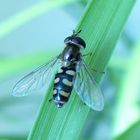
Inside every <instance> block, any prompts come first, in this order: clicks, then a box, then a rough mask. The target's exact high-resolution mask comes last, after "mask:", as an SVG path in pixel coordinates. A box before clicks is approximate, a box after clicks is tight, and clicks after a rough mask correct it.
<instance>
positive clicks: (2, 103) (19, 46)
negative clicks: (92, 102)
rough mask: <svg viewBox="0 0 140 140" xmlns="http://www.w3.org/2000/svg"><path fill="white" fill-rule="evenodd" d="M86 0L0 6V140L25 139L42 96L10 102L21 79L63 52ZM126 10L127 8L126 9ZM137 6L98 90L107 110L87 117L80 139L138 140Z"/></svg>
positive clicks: (36, 0) (41, 0)
mask: <svg viewBox="0 0 140 140" xmlns="http://www.w3.org/2000/svg"><path fill="white" fill-rule="evenodd" d="M87 2H88V0H87V1H86V0H81V1H67V2H66V1H65V0H64V1H62V0H61V1H60V2H59V1H57V2H54V3H53V2H52V3H51V2H48V1H47V0H30V1H28V0H23V1H21V0H20V1H17V0H12V1H9V0H5V1H2V0H0V139H9V140H10V139H19V140H20V139H26V138H27V136H28V134H29V131H30V130H31V128H32V126H33V123H34V120H35V118H36V114H37V112H38V109H39V105H40V103H41V100H42V98H43V96H44V91H43V90H41V91H39V93H37V94H32V95H30V96H27V97H23V98H16V97H12V96H11V91H12V88H13V86H14V84H15V83H16V81H17V80H19V79H20V78H21V77H22V76H24V75H25V74H27V73H28V72H30V71H31V70H33V69H34V68H36V67H37V66H39V65H40V64H42V63H45V62H47V61H48V60H50V59H51V58H52V57H54V56H55V55H57V54H58V53H60V52H61V51H62V50H63V48H64V43H63V40H64V38H65V37H66V36H68V35H71V33H72V30H73V29H75V27H76V26H77V23H78V22H79V19H80V17H81V15H82V14H83V11H84V9H85V7H86V5H87ZM126 6H127V4H126ZM139 7H140V0H138V1H137V2H136V4H135V6H134V8H133V10H132V12H131V15H130V17H129V19H128V21H127V24H126V26H125V28H124V30H123V32H122V34H121V36H120V39H119V41H118V43H117V45H116V49H115V50H114V53H113V54H112V58H111V60H110V63H109V65H108V67H107V69H106V74H105V75H104V76H103V78H102V82H101V88H102V90H103V93H104V97H105V108H104V111H102V112H101V113H96V112H93V111H91V112H90V114H89V116H88V118H87V121H86V123H85V127H84V128H83V130H82V133H81V139H86V138H87V137H88V138H89V139H91V140H92V139H93V138H94V139H96V140H112V139H117V140H125V139H127V140H129V139H130V140H132V139H135V140H139V139H140V134H139V132H140V88H139V85H140V72H139V71H140V70H139V69H140V26H139V25H140V14H139Z"/></svg>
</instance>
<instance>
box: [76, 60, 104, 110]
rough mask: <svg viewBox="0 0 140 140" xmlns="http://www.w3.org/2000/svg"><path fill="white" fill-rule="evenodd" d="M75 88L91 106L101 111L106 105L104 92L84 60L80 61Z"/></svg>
mask: <svg viewBox="0 0 140 140" xmlns="http://www.w3.org/2000/svg"><path fill="white" fill-rule="evenodd" d="M74 88H75V90H76V92H77V94H78V95H79V97H80V98H81V100H82V101H83V102H84V103H85V104H86V105H88V106H89V107H90V108H92V109H93V110H96V111H101V110H102V109H103V107H104V100H103V96H102V92H101V89H100V87H99V86H98V84H97V83H96V81H95V79H94V77H93V76H92V74H91V73H90V71H89V70H88V68H87V66H86V64H85V62H84V61H81V62H80V63H79V72H78V73H77V75H76V80H75V84H74Z"/></svg>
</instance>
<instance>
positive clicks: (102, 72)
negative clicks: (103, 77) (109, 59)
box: [90, 68, 105, 74]
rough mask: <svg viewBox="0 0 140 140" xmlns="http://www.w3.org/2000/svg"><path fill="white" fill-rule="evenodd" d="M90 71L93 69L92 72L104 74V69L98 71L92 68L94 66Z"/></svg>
mask: <svg viewBox="0 0 140 140" xmlns="http://www.w3.org/2000/svg"><path fill="white" fill-rule="evenodd" d="M90 69H91V70H92V71H94V72H98V73H101V74H105V72H104V71H98V70H96V69H94V68H90Z"/></svg>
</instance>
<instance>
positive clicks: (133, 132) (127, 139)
mask: <svg viewBox="0 0 140 140" xmlns="http://www.w3.org/2000/svg"><path fill="white" fill-rule="evenodd" d="M139 136H140V121H138V122H136V123H135V124H133V125H132V126H131V127H130V128H129V129H128V130H127V131H125V132H124V133H123V134H121V135H120V136H119V137H118V138H116V139H115V140H139V139H140V137H139Z"/></svg>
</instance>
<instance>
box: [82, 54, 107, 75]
mask: <svg viewBox="0 0 140 140" xmlns="http://www.w3.org/2000/svg"><path fill="white" fill-rule="evenodd" d="M88 55H90V56H91V55H94V53H92V52H89V53H86V54H83V55H82V57H85V56H88ZM88 67H89V66H88ZM90 69H91V70H92V71H94V72H98V73H101V74H105V72H104V71H98V70H96V69H94V68H90Z"/></svg>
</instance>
